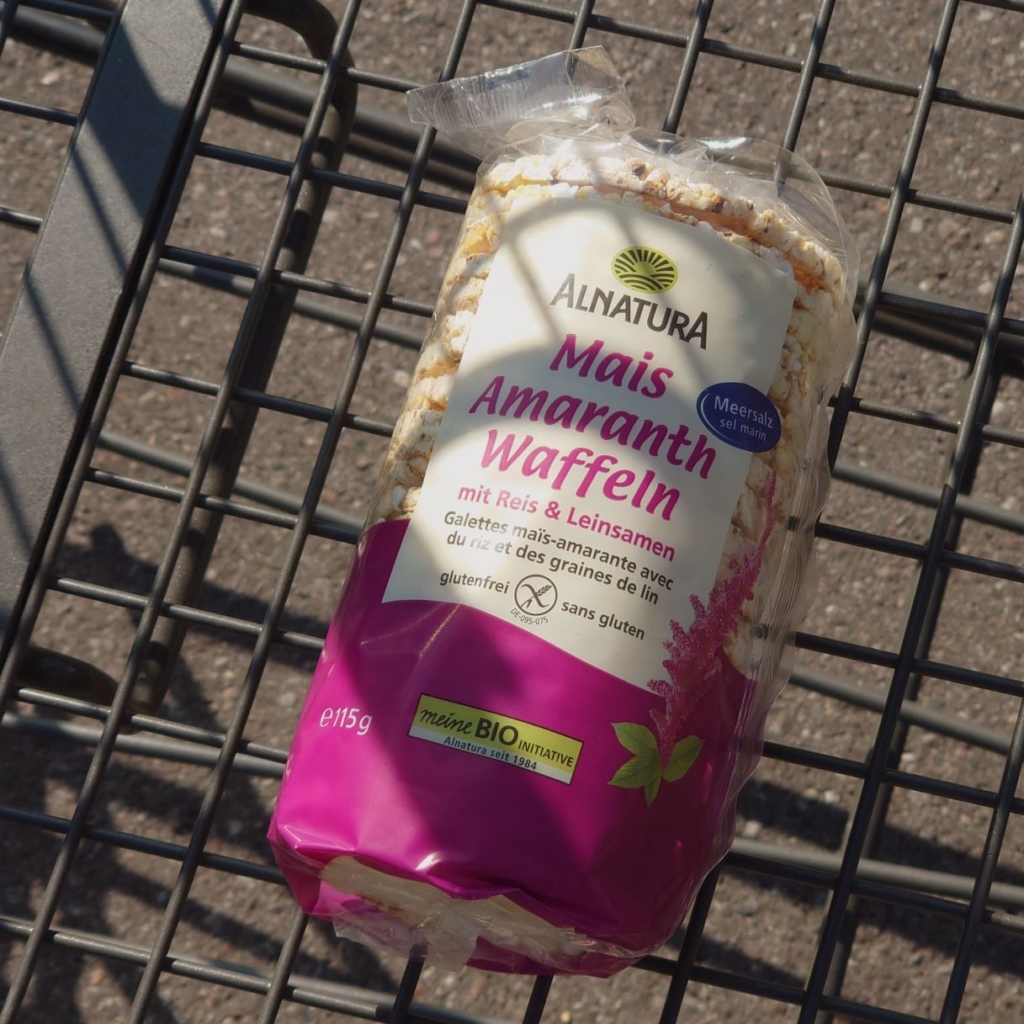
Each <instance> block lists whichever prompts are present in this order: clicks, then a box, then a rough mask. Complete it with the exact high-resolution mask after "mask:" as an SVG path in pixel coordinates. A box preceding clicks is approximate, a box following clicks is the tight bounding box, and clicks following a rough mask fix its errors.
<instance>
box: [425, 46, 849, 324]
mask: <svg viewBox="0 0 1024 1024" xmlns="http://www.w3.org/2000/svg"><path fill="white" fill-rule="evenodd" d="M408 105H409V116H410V118H411V119H412V120H413V121H414V122H416V123H419V124H429V125H431V126H433V127H434V128H437V129H438V131H440V132H442V133H443V134H444V135H446V136H447V137H448V139H449V140H450V141H452V142H453V143H454V144H455V145H457V146H459V147H460V148H462V149H465V150H466V151H467V152H470V153H473V154H474V155H476V156H478V157H479V158H480V159H481V161H482V168H481V170H482V171H486V170H487V168H488V167H489V166H490V165H491V164H493V163H494V162H495V160H497V159H498V158H504V157H508V156H509V155H512V154H516V153H519V154H524V155H525V154H530V153H535V154H544V155H549V156H557V155H562V154H565V153H571V154H572V156H573V157H574V161H575V162H577V163H583V164H585V166H586V171H585V175H586V176H589V179H590V180H591V181H592V182H593V183H595V184H596V183H600V181H601V177H602V174H601V166H602V163H605V162H612V163H615V164H621V163H622V162H624V161H628V160H630V159H634V160H640V161H655V162H657V164H658V165H659V166H660V167H662V168H664V169H665V170H666V171H667V172H668V173H669V174H671V175H672V176H673V177H678V178H680V179H685V180H688V181H690V182H694V183H700V184H701V185H702V186H705V187H711V188H714V189H717V190H718V191H720V192H721V193H722V194H723V195H725V196H728V197H729V198H730V199H733V200H740V201H745V202H748V203H750V204H751V205H752V207H753V208H756V209H758V210H764V211H771V212H772V213H774V214H775V215H776V216H778V217H780V218H782V219H784V220H787V221H790V222H792V223H794V226H795V227H797V228H798V229H799V230H800V233H801V234H802V235H803V236H804V237H806V238H808V239H811V240H813V241H815V242H817V243H819V244H820V245H821V246H823V247H824V248H825V249H827V250H828V251H829V252H831V254H832V255H833V256H834V257H835V259H836V260H837V262H838V265H839V267H840V269H841V273H842V275H843V283H844V290H845V293H846V295H845V298H846V302H847V305H849V306H852V303H853V291H854V288H855V286H856V279H857V269H858V260H859V254H858V251H857V247H856V244H855V243H854V242H853V240H852V238H851V237H850V235H849V233H848V232H847V230H846V228H845V226H844V225H843V222H842V219H841V217H840V216H839V214H838V213H837V211H836V208H835V204H834V203H833V201H832V197H831V196H830V194H829V191H828V188H827V187H826V185H825V183H824V182H823V181H822V180H821V177H820V176H819V175H818V173H817V172H816V171H815V170H814V169H813V168H812V167H811V166H810V165H809V164H808V163H807V162H806V161H805V160H804V159H803V158H802V157H799V156H797V155H796V154H794V153H791V152H788V151H787V150H784V149H782V148H780V147H779V146H776V145H773V144H772V143H769V142H765V141H759V140H754V139H750V138H743V137H731V138H708V139H686V138H683V137H681V136H678V135H673V134H671V133H668V132H660V131H652V130H649V129H644V128H637V127H636V117H635V114H634V111H633V107H632V104H631V103H630V100H629V96H628V93H627V91H626V86H625V83H624V82H623V80H622V78H621V77H620V76H619V75H618V73H617V71H616V70H615V66H614V65H613V64H612V61H611V59H610V58H609V56H608V54H607V53H606V52H605V50H604V48H603V47H600V46H593V47H586V48H584V49H579V50H565V51H562V52H561V53H556V54H551V55H550V56H547V57H541V58H540V59H538V60H534V61H528V62H526V63H523V64H516V65H513V66H512V67H508V68H502V69H499V70H497V71H488V72H485V73H484V74H481V75H476V76H473V77H469V78H456V79H453V80H451V81H448V82H441V83H439V84H437V85H430V86H425V87H423V88H420V89H413V90H411V91H410V92H409V93H408Z"/></svg>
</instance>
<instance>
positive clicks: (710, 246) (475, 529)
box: [384, 199, 796, 687]
mask: <svg viewBox="0 0 1024 1024" xmlns="http://www.w3.org/2000/svg"><path fill="white" fill-rule="evenodd" d="M795 291H796V288H795V284H794V282H793V281H792V279H791V278H789V277H788V276H786V275H785V274H783V273H782V272H781V271H779V270H778V269H776V268H774V267H772V266H770V265H769V264H767V263H765V262H764V261H762V260H760V259H758V258H757V257H755V256H753V255H751V254H750V253H748V252H746V251H744V250H743V249H741V248H740V247H739V246H736V245H733V244H731V243H730V242H726V241H725V240H723V239H721V238H719V237H718V236H716V235H715V234H714V233H712V232H711V231H709V230H707V229H704V228H697V227H691V226H689V225H683V224H679V223H675V222H672V221H668V220H665V219H663V218H660V217H657V216H652V215H651V214H648V213H644V212H643V211H642V210H639V209H636V208H629V207H626V206H622V205H618V204H615V205H613V204H610V203H606V202H582V201H580V200H576V199H554V200H548V201H544V202H539V203H538V202H536V201H533V202H529V201H527V202H525V203H518V204H516V205H515V206H514V207H513V211H512V215H511V217H510V222H509V225H508V227H507V228H506V231H505V235H504V238H503V242H502V245H501V248H500V249H499V250H498V252H497V253H496V254H495V258H494V264H493V268H492V270H491V273H490V276H489V277H488V280H487V283H486V286H485V288H484V292H483V296H482V298H481V300H480V307H479V311H478V313H477V315H476V317H475V319H474V322H473V327H472V330H471V333H470V337H469V342H468V344H467V346H466V351H465V355H464V357H463V360H462V364H461V366H460V368H459V372H458V376H457V379H456V381H455V386H454V388H453V391H452V395H451V398H450V400H449V404H448V408H447V411H446V413H445V417H444V420H443V422H442V424H441V428H440V433H439V435H438V438H437V443H436V446H435V448H434V452H433V454H432V456H431V459H430V464H429V467H428V469H427V474H426V479H425V481H424V485H423V489H422V492H421V495H420V499H419V503H418V505H417V507H416V511H415V512H414V513H413V515H412V518H411V520H410V522H409V526H408V529H407V532H406V534H405V538H404V540H403V543H402V547H401V550H400V552H399V555H398V559H397V561H396V564H395V567H394V571H393V572H392V575H391V579H390V581H389V583H388V586H387V590H386V593H385V597H384V600H385V601H396V600H410V599H411V600H431V601H443V602H452V603H458V604H465V605H469V606H471V607H473V608H478V609H480V610H482V611H485V612H489V613H490V614H492V615H496V616H498V617H499V618H501V619H504V620H506V621H507V622H510V623H514V624H515V625H517V626H519V627H521V628H522V629H525V630H527V631H528V632H530V633H533V634H535V635H537V636H538V637H542V638H543V639H545V640H547V641H549V642H551V643H553V644H555V645H557V646H558V647H560V648H562V649H563V650H565V651H567V652H568V653H570V654H572V655H574V656H575V657H577V658H580V659H582V660H583V661H585V662H587V663H589V664H592V665H595V666H597V667H599V668H601V669H604V670H605V671H608V672H611V673H612V674H613V675H616V676H619V677H620V678H622V679H625V680H627V681H628V682H631V683H633V684H635V685H637V686H641V687H645V686H646V685H647V683H648V681H649V680H651V679H653V678H656V677H659V676H661V675H663V674H664V671H663V669H662V665H661V663H662V661H663V660H664V658H665V656H666V654H665V649H664V647H663V642H664V640H666V639H667V638H668V637H669V636H670V633H671V623H672V621H676V622H678V623H679V624H680V625H682V626H684V627H685V626H687V625H688V624H689V623H690V622H691V621H692V618H693V611H692V607H691V604H690V595H691V594H693V595H696V596H697V597H698V598H700V599H701V600H702V601H704V600H706V598H707V596H708V594H709V592H710V590H711V588H712V586H713V584H714V580H715V574H716V572H717V569H718V564H719V561H720V558H721V555H722V550H723V546H724V544H725V540H726V535H727V531H728V528H729V522H730V519H731V517H732V513H733V510H734V508H735V506H736V502H737V500H738V499H739V496H740V491H741V489H742V488H743V486H744V481H745V479H746V475H747V472H748V469H749V466H750V459H751V454H750V453H751V452H752V451H757V450H764V449H765V448H768V447H771V446H772V445H773V444H774V443H775V441H776V440H777V438H778V430H779V417H778V413H777V411H776V410H775V409H774V407H773V406H772V405H771V403H770V402H769V401H768V400H767V398H766V397H765V396H764V393H765V392H766V391H767V390H768V387H769V385H770V383H771V380H772V377H773V375H774V372H775V369H776V367H777V365H778V362H779V357H780V352H781V348H782V342H783V339H784V337H785V333H786V325H787V323H788V321H789V315H790V310H791V309H792V304H793V298H794V295H795Z"/></svg>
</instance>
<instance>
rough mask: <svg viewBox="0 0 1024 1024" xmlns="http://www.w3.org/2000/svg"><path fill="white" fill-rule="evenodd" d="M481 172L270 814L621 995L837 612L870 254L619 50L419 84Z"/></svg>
mask: <svg viewBox="0 0 1024 1024" xmlns="http://www.w3.org/2000/svg"><path fill="white" fill-rule="evenodd" d="M409 105H410V112H411V115H412V117H413V119H414V120H417V121H420V122H424V123H429V124H432V125H434V126H435V127H437V128H439V129H440V130H442V131H444V132H445V133H446V134H447V135H448V136H449V137H450V138H452V139H453V140H454V141H456V142H457V143H458V144H460V145H462V146H463V147H465V148H466V149H469V150H471V151H473V152H475V153H477V154H478V155H479V156H480V157H481V158H482V160H483V163H482V164H481V168H480V173H479V176H478V181H477V186H476V188H475V190H474V192H473V194H472V196H471V198H470V201H469V205H468V209H467V213H466V217H465V221H464V224H463V227H462V231H461V234H460V237H459V240H458V243H457V245H456V249H455V253H454V255H453V257H452V259H451V262H450V264H449V266H448V270H447V273H446V276H445V280H444V284H443V286H442V289H441V294H440V297H439V300H438V305H437V310H436V315H435V318H434V321H433V325H432V328H431V331H430V333H429V335H428V337H427V339H426V341H425V342H424V346H423V350H422V354H421V357H420V360H419V363H418V365H417V369H416V373H415V375H414V379H413V382H412V384H411V386H410V389H409V395H408V398H407V402H406V405H405V409H404V411H403V412H402V414H401V416H400V417H399V420H398V422H397V424H396V427H395V432H394V438H393V440H392V443H391V446H390V448H389V450H388V453H387V456H386V459H385V466H384V469H383V471H382V474H381V477H380V481H379V484H378V488H377V491H376V494H375V497H374V501H373V508H372V511H371V514H370V517H369V519H368V521H367V529H366V530H365V531H364V534H363V536H362V538H361V541H360V545H359V550H358V553H357V558H356V562H355V564H354V567H353V569H352V572H351V575H350V577H349V580H348V583H347V585H346V588H345V592H344V594H343V597H342V601H341V604H340V606H339V609H338V612H337V614H336V616H335V618H334V620H333V621H332V624H331V628H330V632H329V635H328V637H327V641H326V643H325V647H324V653H323V656H322V658H321V660H320V662H319V665H318V667H317V670H316V675H315V678H314V681H313V684H312V687H311V689H310V693H309V697H308V698H307V702H306V705H305V708H304V711H303V714H302V717H301V719H300V722H299V726H298V731H297V735H296V739H295V743H294V745H293V749H292V753H291V756H290V758H289V764H288V769H287V771H286V775H285V781H284V784H283V786H282V791H281V795H280V798H279V802H278V806H277V808H276V811H275V815H274V819H273V822H272V825H271V841H272V843H273V846H274V850H275V854H276V856H277V858H278V861H279V863H280V865H281V867H282V869H283V870H284V872H285V874H286V875H287V877H288V879H289V882H290V883H291V885H292V887H293V889H294V890H295V892H296V894H297V896H298V898H299V900H300V902H301V903H302V905H303V906H304V908H305V909H306V910H308V911H310V912H311V913H314V914H317V915H320V916H324V917H327V918H330V919H332V920H334V921H335V922H336V923H337V924H338V926H339V928H341V929H344V930H347V931H349V932H351V933H353V934H358V935H368V936H371V937H373V938H375V939H377V940H379V941H381V942H383V943H385V944H387V945H390V946H392V947H394V948H397V949H399V950H400V951H402V952H404V953H407V954H415V955H422V956H425V957H426V958H427V959H428V961H432V962H435V963H439V964H442V965H445V966H452V967H454V966H459V965H461V964H464V963H467V962H468V963H471V964H474V965H477V966H481V967H486V968H491V969H496V970H510V971H533V972H541V973H551V972H570V973H591V974H598V975H607V974H610V973H613V972H614V971H616V970H618V969H620V968H621V967H623V966H626V965H627V964H629V963H632V962H634V961H636V960H637V959H638V958H639V957H641V956H643V955H644V954H645V953H647V952H649V951H651V950H652V949H655V948H657V947H658V946H659V945H660V944H662V943H663V942H664V941H665V940H666V939H667V938H668V937H669V936H670V935H671V933H672V932H673V930H674V929H675V928H677V927H678V925H679V923H680V921H681V920H682V918H683V916H684V915H685V912H686V910H687V908H688V906H689V904H690V901H691V900H692V898H693V895H694V893H695V892H696V888H697V886H698V885H699V883H700V881H701V879H702V878H703V877H704V876H705V875H706V874H707V872H708V871H709V870H710V868H711V867H712V866H713V865H714V863H716V861H717V860H718V859H719V858H720V857H721V856H722V855H723V853H724V852H725V850H726V849H727V848H728V844H729V842H730V841H731V839H732V836H733V819H734V813H735V802H736V796H737V794H738V792H739V789H740V787H741V786H742V784H743V782H744V781H745V780H746V778H747V777H748V776H749V774H750V772H751V771H752V769H753V767H754V764H755V763H756V761H757V758H758V756H759V753H760V748H761V737H762V732H763V727H764V720H765V716H766V714H767V712H768V709H769V707H770V705H771V702H772V700H773V699H774V697H775V696H776V695H777V693H778V689H779V687H780V686H781V684H782V682H783V681H784V672H783V671H782V669H781V668H780V665H781V664H782V662H783V660H784V657H783V656H784V652H785V647H786V640H787V637H788V636H789V634H790V632H791V630H792V628H793V624H794V622H795V621H796V619H797V618H798V616H799V615H800V614H801V613H802V610H803V608H804V607H805V605H806V602H807V600H808V598H809V595H808V593H807V583H806V581H807V580H808V579H809V574H808V573H807V572H806V567H807V563H808V560H809V557H810V550H811V531H812V527H813V523H814V520H815V518H816V516H817V514H818V512H819V511H820V509H821V507H822V504H823V502H824V498H825V494H826V491H827V467H826V463H825V459H824V444H825V436H826V430H827V400H828V397H829V395H830V393H831V391H832V389H833V387H834V385H835V383H836V381H837V380H838V378H839V375H840V374H841V373H842V371H843V369H844V367H845V365H846V363H847V361H848V359H849V355H850V351H851V346H852V341H853V318H852V313H851V307H852V282H853V281H855V280H856V256H855V255H854V254H853V253H852V252H851V246H850V243H849V241H848V238H847V236H846V233H845V231H844V228H843V226H842V224H841V222H840V219H839V217H838V216H837V214H836V212H835V209H834V207H833V205H832V202H831V200H830V198H829V196H828V192H827V190H826V188H825V186H824V185H823V184H822V182H821V180H820V179H819V178H818V177H817V175H816V174H815V173H814V171H813V170H811V169H810V168H809V167H808V166H807V165H806V164H804V163H803V162H802V161H800V160H799V159H798V158H796V157H794V156H793V155H791V154H788V153H784V152H782V151H779V150H778V149H776V148H774V147H771V146H769V145H767V144H764V143H758V142H754V141H751V140H746V139H717V140H704V141H690V140H683V139H680V138H678V137H676V136H671V135H666V134H663V133H653V132H647V131H641V130H638V129H636V128H635V126H634V123H633V116H632V111H631V109H630V106H629V102H628V98H627V96H626V93H625V90H624V88H623V85H622V82H621V80H620V79H619V78H618V76H617V75H616V73H615V71H614V68H613V67H612V65H611V63H610V61H609V60H608V57H607V55H606V54H605V53H604V51H603V50H601V49H599V48H594V49H585V50H578V51H573V52H569V53H561V54H556V55H553V56H551V57H546V58H543V59H542V60H539V61H534V62H531V63H529V64H524V65H519V66H517V67H514V68H509V69H504V70H502V71H497V72H493V73H490V74H486V75H481V76H479V77H477V78H471V79H462V80H456V81H452V82H448V83H444V84H441V85H438V86H433V87H429V88H427V89H421V90H416V91H414V92H413V93H411V94H410V97H409Z"/></svg>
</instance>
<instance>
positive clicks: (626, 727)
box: [612, 722, 658, 760]
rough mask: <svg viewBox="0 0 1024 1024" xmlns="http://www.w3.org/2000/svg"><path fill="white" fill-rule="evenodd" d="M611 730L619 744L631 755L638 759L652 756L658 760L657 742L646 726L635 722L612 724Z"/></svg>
mask: <svg viewBox="0 0 1024 1024" xmlns="http://www.w3.org/2000/svg"><path fill="white" fill-rule="evenodd" d="M612 728H613V729H614V730H615V735H616V736H617V737H618V739H619V742H620V743H621V744H622V745H623V746H624V747H625V748H626V749H627V750H628V751H629V752H630V753H631V754H636V755H638V756H640V757H643V756H646V755H648V754H652V755H653V756H654V758H655V760H657V758H658V741H657V739H656V738H655V736H654V733H653V732H651V730H650V729H648V728H647V726H646V725H638V724H637V723H636V722H612Z"/></svg>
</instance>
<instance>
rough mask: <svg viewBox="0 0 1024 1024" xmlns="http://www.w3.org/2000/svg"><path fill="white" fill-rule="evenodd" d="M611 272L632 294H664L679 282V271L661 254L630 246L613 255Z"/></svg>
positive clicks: (643, 247)
mask: <svg viewBox="0 0 1024 1024" xmlns="http://www.w3.org/2000/svg"><path fill="white" fill-rule="evenodd" d="M612 272H613V273H614V274H615V276H616V277H617V278H618V280H619V281H620V282H621V283H622V284H624V285H625V286H626V287H627V288H629V289H631V290H632V291H634V292H647V293H648V294H651V293H654V292H664V291H667V290H668V289H669V288H671V287H672V285H674V284H675V283H676V281H678V280H679V271H678V270H676V265H675V263H673V262H672V260H670V259H669V258H668V257H667V256H666V255H665V254H664V253H663V252H659V251H658V250H657V249H648V248H647V247H646V246H642V245H632V246H630V247H629V248H628V249H623V250H622V252H619V253H616V254H615V259H613V260H612Z"/></svg>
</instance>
